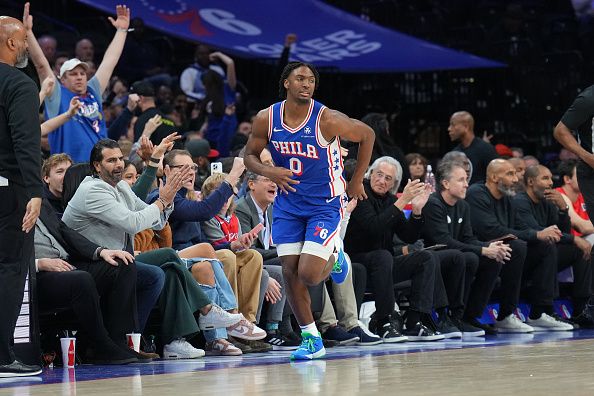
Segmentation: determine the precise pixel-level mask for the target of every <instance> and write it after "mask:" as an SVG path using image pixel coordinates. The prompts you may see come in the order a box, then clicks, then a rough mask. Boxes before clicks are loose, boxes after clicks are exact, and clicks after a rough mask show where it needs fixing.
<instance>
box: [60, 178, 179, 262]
mask: <svg viewBox="0 0 594 396" xmlns="http://www.w3.org/2000/svg"><path fill="white" fill-rule="evenodd" d="M172 211H173V205H172V206H171V207H170V208H169V209H167V210H165V211H164V212H163V213H161V211H160V210H159V208H158V207H157V205H154V204H153V205H148V204H147V203H145V202H144V201H142V200H141V199H140V198H138V197H137V196H136V195H135V194H134V192H132V190H131V189H130V186H128V184H127V183H126V182H125V181H120V182H119V183H118V184H117V185H116V186H115V187H112V186H110V185H109V184H108V183H106V182H104V181H103V180H101V179H99V178H95V177H91V176H87V177H86V178H85V179H84V180H83V181H82V183H81V184H80V186H79V187H78V189H77V190H76V193H75V194H74V196H73V197H72V199H71V200H70V202H69V203H68V206H67V207H66V210H65V211H64V215H63V216H62V221H63V222H64V223H66V225H67V226H68V227H70V228H72V229H74V230H76V231H78V232H79V233H80V234H82V235H83V236H85V237H86V238H87V239H89V240H90V241H92V242H94V243H96V244H98V245H101V246H103V247H106V248H108V249H122V250H124V249H126V244H128V249H127V250H128V251H132V250H133V249H134V234H136V233H137V232H140V231H143V230H146V229H148V228H152V229H155V230H160V229H162V228H163V227H164V226H165V223H166V222H167V218H168V217H169V215H170V214H171V212H172Z"/></svg>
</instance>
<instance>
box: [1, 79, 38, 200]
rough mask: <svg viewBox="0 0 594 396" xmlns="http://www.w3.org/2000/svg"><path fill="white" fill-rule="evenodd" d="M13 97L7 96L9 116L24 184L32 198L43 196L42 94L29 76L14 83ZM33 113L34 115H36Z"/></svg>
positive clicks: (17, 160) (7, 112) (16, 156)
mask: <svg viewBox="0 0 594 396" xmlns="http://www.w3.org/2000/svg"><path fill="white" fill-rule="evenodd" d="M11 93H12V97H9V98H7V100H6V103H7V109H6V118H7V120H8V126H9V130H10V134H11V136H10V138H11V139H12V144H13V148H14V156H15V159H16V162H17V164H18V167H19V168H20V171H21V177H22V179H23V186H24V187H25V188H26V189H27V191H28V193H29V197H30V198H33V197H42V196H43V185H42V183H41V177H40V176H41V159H40V156H39V153H40V152H41V129H40V126H39V119H38V117H37V112H38V110H37V109H38V108H39V96H38V93H37V87H36V86H35V83H34V82H33V81H32V80H30V79H29V78H27V80H26V82H25V83H21V82H18V83H15V87H14V89H12V90H11ZM33 115H34V116H33Z"/></svg>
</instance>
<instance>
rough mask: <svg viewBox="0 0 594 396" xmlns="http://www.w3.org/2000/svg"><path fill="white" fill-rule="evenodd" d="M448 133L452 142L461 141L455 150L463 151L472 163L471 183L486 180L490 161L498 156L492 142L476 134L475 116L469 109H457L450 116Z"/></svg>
mask: <svg viewBox="0 0 594 396" xmlns="http://www.w3.org/2000/svg"><path fill="white" fill-rule="evenodd" d="M448 133H449V135H450V139H451V140H452V142H459V144H458V145H457V146H456V147H454V149H453V150H455V151H462V152H463V153H464V154H466V156H467V157H468V158H469V159H470V162H471V163H472V177H471V178H470V181H469V184H474V183H479V182H484V181H485V172H486V170H487V166H488V165H489V162H491V161H492V160H493V159H495V158H497V157H498V155H497V151H495V147H493V145H492V144H490V143H487V142H485V141H484V140H483V139H480V138H478V137H476V136H475V135H474V118H473V117H472V114H470V113H469V112H467V111H457V112H455V113H454V114H452V116H451V117H450V125H449V127H448Z"/></svg>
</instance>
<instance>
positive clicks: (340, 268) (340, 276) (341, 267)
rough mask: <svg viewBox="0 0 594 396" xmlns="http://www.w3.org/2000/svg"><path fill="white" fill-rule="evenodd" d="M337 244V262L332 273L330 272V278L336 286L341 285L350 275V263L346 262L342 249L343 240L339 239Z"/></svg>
mask: <svg viewBox="0 0 594 396" xmlns="http://www.w3.org/2000/svg"><path fill="white" fill-rule="evenodd" d="M338 241H339V242H337V244H336V251H337V252H338V253H336V252H335V253H334V254H335V255H336V262H335V263H334V265H333V266H332V271H331V272H330V277H331V278H332V280H333V281H334V283H336V284H341V283H342V282H344V280H345V279H346V277H347V276H348V275H349V263H348V262H347V260H346V257H345V255H344V249H343V247H342V240H341V239H340V238H338Z"/></svg>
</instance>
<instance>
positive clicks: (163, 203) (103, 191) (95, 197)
mask: <svg viewBox="0 0 594 396" xmlns="http://www.w3.org/2000/svg"><path fill="white" fill-rule="evenodd" d="M151 161H152V162H158V159H155V158H151ZM90 165H91V172H92V176H87V177H86V178H85V179H84V180H83V181H82V183H81V184H80V186H79V187H78V189H77V190H76V193H75V194H74V196H73V197H72V199H71V200H70V202H69V203H68V206H67V207H66V210H65V211H64V215H63V216H62V221H63V222H64V223H65V224H66V225H67V226H69V227H70V228H72V229H74V230H75V231H78V232H79V233H80V234H81V235H83V236H84V237H86V238H87V239H89V240H90V241H92V242H94V243H96V244H98V245H101V246H103V247H106V248H108V249H116V250H117V249H121V250H126V251H128V252H130V253H132V252H133V250H134V234H136V233H138V232H140V231H143V230H145V229H148V228H153V229H157V230H159V229H162V228H163V227H164V226H165V223H166V222H167V219H168V217H169V214H170V213H171V212H172V211H173V199H174V197H175V194H176V193H177V191H178V190H179V189H180V188H181V187H182V185H183V182H184V181H185V180H188V179H190V177H189V176H190V172H191V171H192V170H191V169H190V167H189V166H187V165H184V166H183V167H182V168H181V171H180V172H176V173H175V174H174V175H172V176H171V177H169V178H168V180H167V184H165V185H163V184H162V183H161V185H160V187H159V196H158V198H157V199H156V200H155V202H154V203H152V204H150V205H149V204H147V203H145V202H144V201H142V200H141V199H140V198H138V197H137V196H136V195H135V194H134V192H133V191H132V189H131V188H130V186H129V185H128V183H126V182H125V181H123V180H122V174H123V168H124V162H123V155H122V151H121V150H120V147H119V145H118V143H117V142H116V141H114V140H111V139H103V140H100V141H99V142H97V143H96V144H95V145H94V146H93V149H92V151H91V157H90ZM161 251H163V252H161ZM151 253H153V254H151ZM148 256H150V257H151V258H152V262H151V261H147V260H148V258H149V257H148ZM137 258H138V261H136V268H137V274H138V277H137V288H140V287H141V286H146V287H145V289H147V290H146V292H145V293H144V295H143V296H141V295H140V294H137V298H138V321H139V323H140V326H139V327H140V329H141V330H142V329H143V328H144V325H145V324H146V320H147V318H148V315H149V313H150V311H151V309H152V308H153V306H154V305H155V303H156V301H157V299H158V298H159V296H160V295H161V290H162V289H163V286H164V284H165V281H166V280H167V279H169V280H168V282H167V286H166V287H165V289H163V290H164V291H163V295H164V296H166V297H164V298H163V299H162V300H161V304H160V307H161V311H162V312H161V314H162V317H163V321H162V324H163V326H162V332H163V338H164V341H163V342H164V343H167V345H165V348H164V349H166V350H174V349H175V351H176V353H175V356H176V357H180V358H182V357H183V358H196V357H200V356H203V355H204V351H201V350H197V349H196V348H194V347H192V345H190V344H189V343H188V342H187V341H185V340H184V338H183V337H186V336H190V335H194V334H195V333H197V331H198V326H197V324H196V320H195V318H194V313H195V312H197V311H200V313H202V315H201V316H200V317H199V320H198V323H199V327H200V328H201V329H211V328H222V327H229V326H231V325H233V324H235V323H237V322H238V321H239V320H240V315H233V314H229V313H227V312H226V311H223V310H222V308H220V307H218V306H216V305H215V304H211V302H210V299H209V298H208V297H207V296H206V295H205V294H204V292H203V291H202V290H201V289H200V287H199V286H198V285H197V283H196V282H195V281H194V279H193V278H192V276H191V274H190V273H189V271H187V269H186V268H185V266H184V265H183V263H182V262H181V260H180V259H179V256H178V255H177V254H176V252H175V251H174V250H173V249H159V251H154V252H147V253H143V254H141V255H139V256H137ZM175 260H177V264H178V265H173V264H176V263H175V262H174V261H175ZM143 262H145V263H147V264H144V263H143ZM170 263H173V264H171V265H170ZM150 264H153V265H150ZM161 265H163V266H164V267H166V269H168V270H171V273H172V274H175V275H171V276H170V277H169V278H166V277H165V273H164V270H163V269H161V268H160V266H161ZM179 266H183V269H182V268H179ZM159 279H161V281H159ZM182 284H183V285H184V286H183V287H182ZM151 285H153V286H152V288H151ZM149 289H150V290H149ZM166 355H167V354H166Z"/></svg>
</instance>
